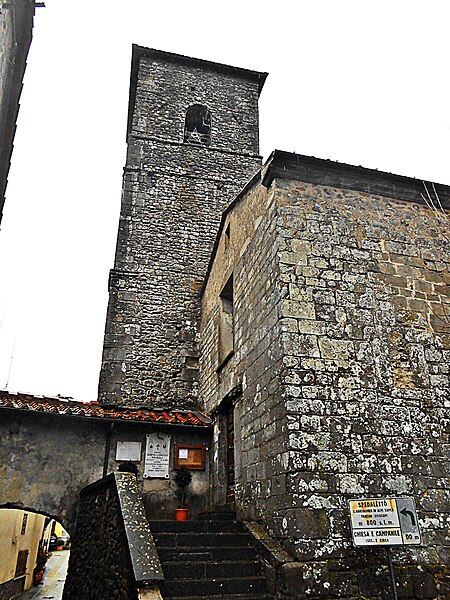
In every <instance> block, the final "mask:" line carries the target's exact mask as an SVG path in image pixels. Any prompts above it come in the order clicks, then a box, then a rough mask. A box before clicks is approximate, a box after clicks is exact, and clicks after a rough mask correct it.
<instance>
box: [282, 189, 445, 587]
mask: <svg viewBox="0 0 450 600" xmlns="http://www.w3.org/2000/svg"><path fill="white" fill-rule="evenodd" d="M280 186H281V189H280V190H279V191H277V192H276V196H277V204H278V207H279V208H278V210H279V220H278V222H279V224H280V228H279V234H278V235H279V240H280V242H281V245H280V254H279V264H280V270H281V280H280V284H281V290H282V292H281V293H282V296H283V298H284V300H283V312H282V314H283V323H284V329H285V330H288V331H286V332H285V333H283V346H284V354H285V365H286V369H285V371H284V374H283V383H284V384H285V398H286V416H287V421H286V423H287V427H288V429H289V451H290V461H289V468H288V469H287V472H286V486H287V488H286V489H287V492H288V494H289V495H290V498H291V503H290V504H291V506H290V507H288V506H285V507H284V508H282V509H281V510H280V511H279V516H280V517H281V521H280V523H281V525H282V527H281V530H279V534H281V535H282V536H284V537H285V540H286V544H287V546H288V547H289V549H290V550H291V551H292V552H293V553H294V555H295V556H296V557H297V558H298V560H301V561H303V560H305V561H311V560H312V561H318V562H317V564H316V566H315V568H316V571H317V572H320V571H321V569H323V573H325V572H328V571H329V569H330V564H332V563H330V560H333V559H334V560H336V561H345V557H347V556H348V554H349V552H350V553H351V554H353V555H354V556H355V557H356V556H358V557H360V559H361V560H362V565H364V562H365V561H367V563H370V562H376V561H377V560H380V559H381V562H383V560H384V559H383V553H381V555H380V551H372V552H370V551H367V550H359V551H358V552H352V550H351V543H350V531H349V517H348V507H347V500H348V499H349V498H352V497H361V495H362V496H363V497H364V496H365V497H371V496H374V495H376V496H378V495H382V496H398V495H406V496H411V497H413V498H415V500H416V503H417V508H418V511H419V518H420V524H421V527H422V532H423V546H422V547H421V548H416V547H410V548H408V549H407V550H404V551H397V552H396V555H397V557H398V560H399V562H401V563H402V564H403V566H404V567H405V570H406V571H407V570H408V567H410V566H411V565H414V564H416V563H421V564H422V565H427V566H428V567H429V571H428V574H430V573H434V572H435V569H436V568H437V571H438V573H439V567H436V566H437V565H445V564H448V561H449V549H450V542H449V540H448V537H447V531H448V525H449V520H450V487H449V483H448V482H449V474H450V473H449V465H448V433H449V428H448V393H449V366H450V321H449V319H450V317H449V287H448V284H449V283H450V275H449V265H450V253H449V245H448V242H447V241H446V240H445V231H444V230H443V229H442V227H441V225H440V223H439V220H438V219H437V218H436V216H435V214H433V212H432V211H431V210H429V209H428V208H427V207H425V206H423V205H420V204H418V203H414V202H401V201H397V200H391V199H389V198H383V197H377V196H372V195H369V194H365V193H359V192H352V191H348V190H340V189H333V188H330V187H324V186H319V185H312V184H302V183H300V182H289V183H285V182H282V183H280ZM280 508H281V507H280ZM327 559H328V562H322V561H325V560H327ZM348 564H349V563H347V565H348ZM366 566H367V564H366ZM347 568H348V566H347ZM361 572H362V569H361V570H359V573H358V575H357V574H356V573H355V575H354V579H353V580H352V579H351V578H349V580H350V581H353V584H354V586H356V587H359V589H360V590H361V593H363V595H365V596H369V597H370V596H371V592H370V589H371V586H372V588H373V587H374V586H375V588H376V587H377V585H379V583H380V582H378V584H377V583H376V578H377V573H380V571H379V570H378V571H377V569H375V568H368V570H367V573H366V574H367V577H366V578H364V577H363V578H361ZM414 573H415V575H414V578H413V579H414V586H415V587H414V594H415V595H414V596H412V595H411V596H408V595H407V596H406V597H417V598H422V597H446V593H448V590H447V592H445V591H442V590H445V589H446V588H442V589H441V591H440V592H439V591H438V590H437V589H436V588H434V587H433V586H434V584H435V583H436V582H437V583H439V574H438V575H437V579H436V580H435V581H434V583H431V581H429V580H427V571H426V570H425V571H423V572H422V575H420V572H418V571H417V570H415V571H414ZM405 575H406V577H405V579H404V580H403V582H402V586H403V588H404V589H406V588H408V586H411V585H413V584H412V582H411V577H409V578H408V576H407V575H408V573H407V572H406V573H405ZM410 575H411V573H410ZM382 576H384V574H383V573H382V574H381V575H380V577H382ZM357 577H358V578H359V579H358V581H357ZM326 579H327V576H324V578H323V580H322V584H325V582H326ZM319 580H320V577H319ZM424 580H426V581H428V583H424ZM374 582H375V583H374ZM365 586H368V587H365ZM405 586H406V587H405ZM421 586H422V587H423V588H424V589H423V590H422V591H421ZM430 586H431V588H432V590H434V591H431V592H430ZM319 588H320V585H318V586H317V589H319ZM322 589H324V588H322ZM355 589H356V588H355ZM405 593H406V592H405ZM408 593H409V592H408ZM411 593H412V592H411ZM422 593H423V595H421V594H422ZM430 593H431V594H436V596H434V595H432V596H427V594H430ZM439 594H441V595H440V596H439Z"/></svg>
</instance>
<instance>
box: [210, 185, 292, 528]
mask: <svg viewBox="0 0 450 600" xmlns="http://www.w3.org/2000/svg"><path fill="white" fill-rule="evenodd" d="M225 230H227V231H229V239H228V237H227V236H226V234H225V233H224V232H225ZM276 244H277V242H276V206H275V203H274V199H273V195H268V194H267V192H266V190H265V189H264V188H262V187H257V188H256V189H254V190H252V191H251V192H249V194H248V195H247V196H246V197H245V198H244V199H243V200H242V201H241V202H238V203H237V204H236V206H235V207H234V208H233V210H232V211H230V212H229V214H228V215H227V217H226V219H225V221H224V223H223V228H222V236H221V238H220V243H219V245H218V247H217V254H216V260H215V261H214V264H213V266H212V270H211V273H210V275H209V278H208V284H207V286H206V289H205V292H204V295H203V304H202V315H203V316H202V327H201V333H200V337H201V357H200V363H201V374H202V377H201V395H202V398H204V401H205V409H206V410H207V411H208V412H212V413H213V414H216V421H215V436H214V437H215V441H214V443H215V445H214V453H215V461H214V464H213V469H214V472H213V474H212V476H213V480H212V484H211V487H212V493H213V502H214V503H215V504H222V503H223V502H224V497H225V487H226V481H225V479H224V466H223V465H224V462H225V450H224V447H225V444H226V432H225V427H224V423H223V421H222V420H221V419H220V416H219V415H218V411H219V413H220V403H221V402H222V400H223V399H226V398H227V396H229V395H230V394H233V390H235V389H236V387H237V386H241V387H242V389H241V391H240V392H239V393H238V394H237V395H236V394H234V431H235V437H234V439H235V476H236V484H235V493H236V508H237V511H238V516H240V517H245V518H254V517H256V516H258V515H261V513H262V512H265V511H266V510H270V509H271V508H273V507H275V505H276V503H277V496H278V494H279V493H280V489H282V488H281V486H280V475H281V477H282V478H283V477H284V471H285V465H286V464H287V460H288V454H287V452H286V451H285V449H286V448H287V432H286V427H285V423H284V419H283V416H284V400H283V397H282V395H281V383H280V374H281V371H282V352H281V347H280V339H281V328H280V319H279V312H280V309H279V306H278V305H277V303H279V302H280V296H279V292H278V289H277V287H278V278H279V273H278V268H277V265H276V256H277V250H276ZM231 273H233V278H234V307H235V311H234V354H233V355H232V356H231V357H230V359H229V362H228V363H227V364H225V365H224V366H223V368H219V370H218V364H219V356H218V346H219V305H220V293H221V290H222V289H223V287H224V285H225V283H226V281H227V280H228V278H229V277H230V275H231ZM268 298H270V299H271V301H270V302H268V301H267V300H268Z"/></svg>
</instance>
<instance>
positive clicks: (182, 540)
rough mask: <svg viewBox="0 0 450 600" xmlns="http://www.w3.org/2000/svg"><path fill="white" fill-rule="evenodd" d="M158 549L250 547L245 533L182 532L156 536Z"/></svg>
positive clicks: (163, 533)
mask: <svg viewBox="0 0 450 600" xmlns="http://www.w3.org/2000/svg"><path fill="white" fill-rule="evenodd" d="M154 538H155V543H156V546H157V547H158V548H178V547H179V546H182V547H186V546H190V547H191V548H193V549H201V548H204V547H211V546H218V547H219V548H222V547H224V546H235V547H240V546H248V545H249V539H248V536H247V535H246V534H245V533H240V532H238V531H233V532H230V533H228V532H218V533H196V532H190V531H186V532H184V531H182V532H178V533H175V532H170V533H165V532H158V533H156V534H155V535H154Z"/></svg>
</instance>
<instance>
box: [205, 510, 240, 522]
mask: <svg viewBox="0 0 450 600" xmlns="http://www.w3.org/2000/svg"><path fill="white" fill-rule="evenodd" d="M198 518H199V519H202V520H206V521H235V520H236V513H235V512H234V510H232V509H231V508H226V507H223V509H222V510H216V511H215V512H207V513H201V514H200V515H199V516H198Z"/></svg>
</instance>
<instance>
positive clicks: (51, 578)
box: [20, 550, 70, 600]
mask: <svg viewBox="0 0 450 600" xmlns="http://www.w3.org/2000/svg"><path fill="white" fill-rule="evenodd" d="M69 554H70V552H69V550H59V551H55V552H52V555H51V557H50V558H49V559H48V561H47V564H46V566H45V573H44V578H43V579H42V583H41V584H39V585H37V586H36V587H32V588H31V590H28V591H27V592H24V593H23V594H22V595H21V596H20V600H31V599H33V600H44V599H45V600H50V598H51V599H52V600H61V598H62V593H63V588H64V581H65V580H66V573H67V564H68V562H69Z"/></svg>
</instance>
